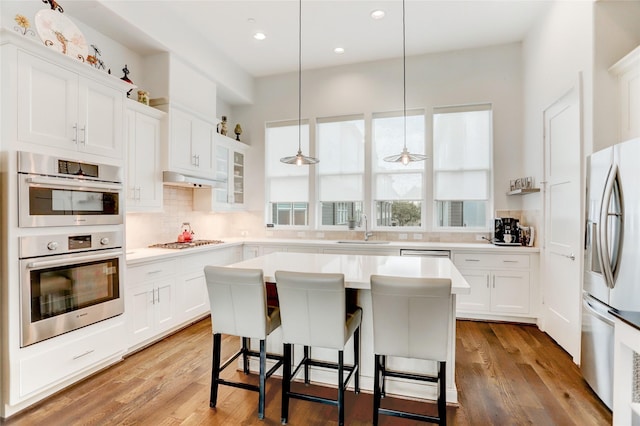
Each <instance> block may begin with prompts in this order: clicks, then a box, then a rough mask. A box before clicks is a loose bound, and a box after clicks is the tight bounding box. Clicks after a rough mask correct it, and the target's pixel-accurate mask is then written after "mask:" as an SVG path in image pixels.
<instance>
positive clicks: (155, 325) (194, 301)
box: [126, 245, 242, 350]
mask: <svg viewBox="0 0 640 426" xmlns="http://www.w3.org/2000/svg"><path fill="white" fill-rule="evenodd" d="M241 260H242V246H240V245H238V246H233V247H225V248H221V249H216V250H208V251H205V252H204V253H203V252H200V253H192V254H186V255H184V256H179V257H175V258H171V259H161V260H156V261H150V262H146V263H143V264H139V265H133V266H129V267H128V269H127V290H126V307H127V308H126V309H127V313H128V314H127V315H128V317H127V318H128V322H129V336H130V338H129V350H135V349H138V348H140V347H142V346H144V345H147V344H149V343H152V342H153V341H155V340H158V339H159V338H161V337H163V336H164V335H166V334H168V333H170V332H171V331H173V330H175V329H177V328H178V327H181V326H184V325H186V324H188V323H189V322H192V321H194V320H197V319H199V318H202V317H203V316H205V315H207V314H208V312H209V296H208V294H207V283H206V280H205V277H204V267H205V266H206V265H228V264H230V263H235V262H239V261H241Z"/></svg>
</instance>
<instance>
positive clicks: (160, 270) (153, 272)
mask: <svg viewBox="0 0 640 426" xmlns="http://www.w3.org/2000/svg"><path fill="white" fill-rule="evenodd" d="M160 272H162V269H156V270H155V271H149V272H147V274H148V275H151V274H159V273H160Z"/></svg>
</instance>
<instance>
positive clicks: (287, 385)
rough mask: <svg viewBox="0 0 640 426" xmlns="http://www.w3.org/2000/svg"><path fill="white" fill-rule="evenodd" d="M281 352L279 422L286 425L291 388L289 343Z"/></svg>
mask: <svg viewBox="0 0 640 426" xmlns="http://www.w3.org/2000/svg"><path fill="white" fill-rule="evenodd" d="M283 352H284V354H283V360H282V414H281V422H282V424H283V425H286V424H287V420H288V418H289V392H290V390H291V344H288V343H285V344H284V350H283Z"/></svg>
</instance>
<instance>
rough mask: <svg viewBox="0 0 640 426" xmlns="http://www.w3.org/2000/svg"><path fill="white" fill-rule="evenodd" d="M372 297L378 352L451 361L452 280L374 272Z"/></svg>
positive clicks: (375, 346) (374, 344) (375, 339)
mask: <svg viewBox="0 0 640 426" xmlns="http://www.w3.org/2000/svg"><path fill="white" fill-rule="evenodd" d="M371 299H372V303H373V305H372V311H373V312H372V315H373V347H374V352H375V353H376V354H379V355H389V356H399V357H404V358H417V359H428V360H433V361H446V360H447V353H448V342H449V327H450V326H451V324H450V321H451V319H450V318H451V309H452V306H451V302H452V296H451V280H449V279H423V278H407V277H391V276H382V275H372V276H371Z"/></svg>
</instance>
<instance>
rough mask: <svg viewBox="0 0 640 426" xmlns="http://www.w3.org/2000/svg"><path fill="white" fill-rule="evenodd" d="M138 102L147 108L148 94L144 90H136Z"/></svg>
mask: <svg viewBox="0 0 640 426" xmlns="http://www.w3.org/2000/svg"><path fill="white" fill-rule="evenodd" d="M138 102H140V103H141V104H145V105H147V106H149V92H147V91H146V90H138Z"/></svg>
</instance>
